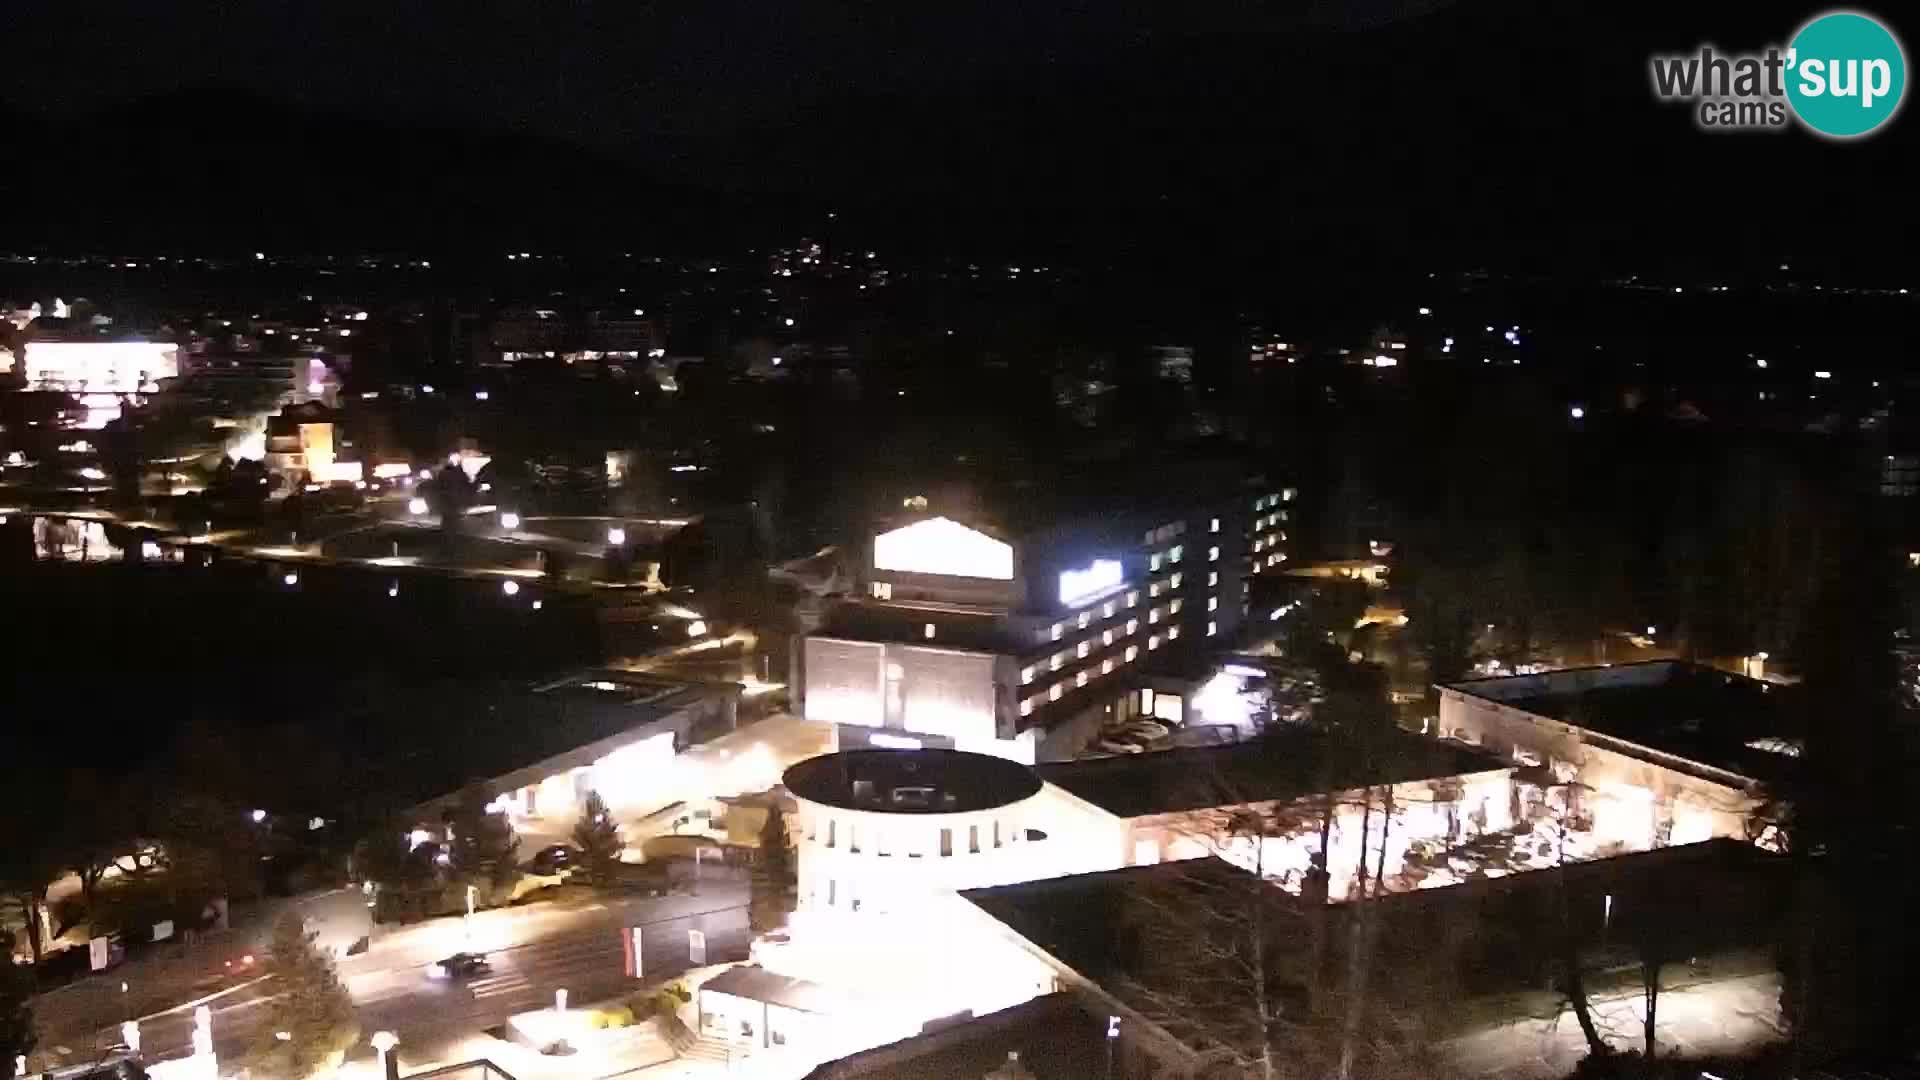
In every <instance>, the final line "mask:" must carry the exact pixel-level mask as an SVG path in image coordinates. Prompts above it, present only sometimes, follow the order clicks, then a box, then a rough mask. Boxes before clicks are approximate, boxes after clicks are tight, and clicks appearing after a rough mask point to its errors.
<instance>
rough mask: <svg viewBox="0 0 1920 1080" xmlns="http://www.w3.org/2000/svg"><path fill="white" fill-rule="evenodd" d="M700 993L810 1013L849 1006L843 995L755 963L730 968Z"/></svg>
mask: <svg viewBox="0 0 1920 1080" xmlns="http://www.w3.org/2000/svg"><path fill="white" fill-rule="evenodd" d="M700 990H701V992H702V993H706V992H707V991H712V992H714V993H717V994H730V995H732V996H734V997H737V998H746V999H747V1000H748V1001H759V1002H764V1003H766V1004H768V1005H779V1006H781V1007H782V1008H787V1009H796V1010H798V1011H800V1012H809V1013H832V1012H836V1011H839V1010H840V1009H842V1008H843V1007H844V1006H845V1005H846V1002H844V1001H842V1000H841V998H840V996H839V995H837V994H835V993H833V992H832V991H831V990H829V989H827V988H826V987H824V986H822V985H820V984H819V983H815V982H808V981H807V980H805V979H795V978H793V977H791V976H787V975H777V974H775V973H774V972H771V971H768V970H767V969H765V968H763V967H757V966H754V965H752V964H742V965H740V966H739V967H730V968H728V969H727V970H725V971H723V972H721V973H720V974H718V975H715V976H714V977H713V978H711V979H708V980H707V981H706V982H703V983H701V984H700Z"/></svg>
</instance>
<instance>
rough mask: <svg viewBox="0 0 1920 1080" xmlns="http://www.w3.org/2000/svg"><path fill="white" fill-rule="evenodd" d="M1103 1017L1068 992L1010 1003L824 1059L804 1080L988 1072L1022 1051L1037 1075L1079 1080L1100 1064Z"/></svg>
mask: <svg viewBox="0 0 1920 1080" xmlns="http://www.w3.org/2000/svg"><path fill="white" fill-rule="evenodd" d="M1106 1033H1107V1021H1106V1017H1105V1016H1104V1015H1102V1016H1095V1015H1094V1014H1092V1013H1090V1012H1088V1011H1087V1008H1086V1007H1085V1006H1083V1005H1082V1004H1081V1003H1080V1002H1078V1001H1077V1000H1075V999H1074V997H1073V996H1072V995H1070V994H1065V993H1055V994H1047V995H1045V996H1042V997H1037V998H1034V999H1033V1000H1032V1001H1028V1002H1023V1003H1022V1004H1019V1005H1015V1006H1014V1007H1013V1008H1011V1009H1002V1010H1000V1011H999V1012H993V1013H988V1014H986V1015H985V1016H977V1017H974V1018H973V1019H971V1020H968V1021H966V1022H964V1023H960V1024H956V1025H954V1026H952V1027H948V1028H943V1029H941V1030H938V1031H933V1032H929V1033H926V1034H922V1035H915V1036H913V1037H912V1038H908V1039H902V1040H901V1041H899V1042H896V1043H888V1044H887V1045H885V1046H877V1047H874V1048H873V1049H871V1050H863V1051H861V1052H860V1053H858V1054H853V1055H851V1056H849V1057H844V1058H841V1059H839V1060H838V1061H829V1062H827V1063H826V1064H824V1065H822V1066H820V1067H819V1068H817V1069H815V1070H814V1071H812V1072H810V1073H808V1074H807V1078H806V1080H953V1078H954V1077H975V1076H987V1075H990V1074H991V1073H992V1072H993V1070H995V1069H997V1068H1000V1067H1001V1066H1004V1065H1005V1064H1006V1063H1007V1054H1008V1053H1009V1052H1012V1053H1017V1054H1019V1055H1020V1064H1021V1065H1023V1066H1025V1067H1026V1068H1027V1070H1028V1071H1029V1072H1031V1073H1032V1074H1033V1075H1034V1076H1035V1077H1036V1078H1037V1080H1085V1078H1086V1077H1089V1076H1098V1075H1099V1074H1100V1070H1101V1069H1102V1068H1103V1066H1104V1061H1105V1054H1106V1051H1107V1047H1106V1041H1107V1040H1106Z"/></svg>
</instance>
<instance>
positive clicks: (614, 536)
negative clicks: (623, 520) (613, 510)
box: [607, 525, 627, 547]
mask: <svg viewBox="0 0 1920 1080" xmlns="http://www.w3.org/2000/svg"><path fill="white" fill-rule="evenodd" d="M626 542H627V530H625V529H623V528H621V527H620V526H618V525H615V526H614V527H613V528H611V529H608V530H607V543H609V544H612V545H613V546H615V547H619V546H620V545H621V544H624V543H626Z"/></svg>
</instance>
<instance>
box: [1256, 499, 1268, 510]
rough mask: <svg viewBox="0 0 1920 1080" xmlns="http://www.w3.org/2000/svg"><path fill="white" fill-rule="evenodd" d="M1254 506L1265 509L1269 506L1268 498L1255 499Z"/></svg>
mask: <svg viewBox="0 0 1920 1080" xmlns="http://www.w3.org/2000/svg"><path fill="white" fill-rule="evenodd" d="M1253 508H1254V509H1255V510H1265V509H1266V508H1267V500H1266V499H1265V498H1259V499H1255V500H1253Z"/></svg>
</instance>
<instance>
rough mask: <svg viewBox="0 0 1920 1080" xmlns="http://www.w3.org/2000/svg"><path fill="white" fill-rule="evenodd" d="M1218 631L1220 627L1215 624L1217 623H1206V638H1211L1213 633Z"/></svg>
mask: <svg viewBox="0 0 1920 1080" xmlns="http://www.w3.org/2000/svg"><path fill="white" fill-rule="evenodd" d="M1219 629H1220V626H1219V624H1217V623H1208V624H1207V636H1208V637H1212V636H1213V635H1214V633H1215V632H1217V631H1218V630H1219Z"/></svg>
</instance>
